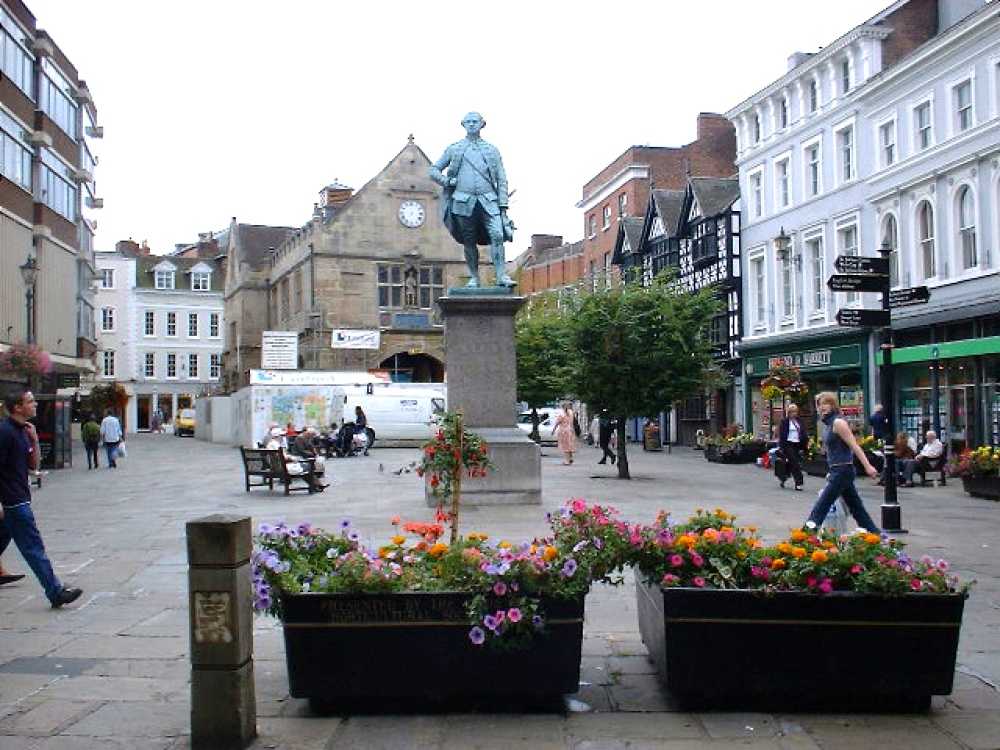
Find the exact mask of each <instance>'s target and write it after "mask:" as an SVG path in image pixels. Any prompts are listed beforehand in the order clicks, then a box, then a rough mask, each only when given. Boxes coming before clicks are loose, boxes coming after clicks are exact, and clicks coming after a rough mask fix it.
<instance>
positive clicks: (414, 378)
mask: <svg viewBox="0 0 1000 750" xmlns="http://www.w3.org/2000/svg"><path fill="white" fill-rule="evenodd" d="M378 366H379V369H380V370H384V371H385V372H387V373H389V375H390V377H392V380H393V382H397V383H443V382H444V363H443V362H441V360H439V359H437V358H436V357H432V356H430V355H429V354H410V353H409V352H396V353H395V354H393V355H390V356H388V357H386V358H385V359H383V360H382V361H381V362H379V365H378Z"/></svg>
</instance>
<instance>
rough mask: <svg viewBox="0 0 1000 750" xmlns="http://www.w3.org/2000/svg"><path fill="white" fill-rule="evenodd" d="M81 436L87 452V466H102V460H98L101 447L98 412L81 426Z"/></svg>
mask: <svg viewBox="0 0 1000 750" xmlns="http://www.w3.org/2000/svg"><path fill="white" fill-rule="evenodd" d="M80 437H82V438H83V448H84V450H85V451H86V452H87V468H88V469H99V468H101V465H100V462H99V461H98V460H97V452H98V450H99V449H100V447H101V425H100V424H99V423H98V421H97V415H96V414H91V415H90V416H89V417H88V418H87V421H86V422H84V423H83V426H82V427H81V428H80Z"/></svg>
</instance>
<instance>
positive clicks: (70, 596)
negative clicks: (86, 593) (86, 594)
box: [52, 586, 83, 609]
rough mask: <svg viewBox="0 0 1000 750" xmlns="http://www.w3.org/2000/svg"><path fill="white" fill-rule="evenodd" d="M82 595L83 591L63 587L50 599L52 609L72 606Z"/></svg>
mask: <svg viewBox="0 0 1000 750" xmlns="http://www.w3.org/2000/svg"><path fill="white" fill-rule="evenodd" d="M82 594H83V589H69V588H66V587H65V586H63V587H62V589H61V590H60V591H59V593H58V594H56V595H55V596H54V597H53V598H52V609H59V608H60V607H61V606H63V605H64V604H72V603H73V602H75V601H76V600H77V599H79V598H80V596H81V595H82Z"/></svg>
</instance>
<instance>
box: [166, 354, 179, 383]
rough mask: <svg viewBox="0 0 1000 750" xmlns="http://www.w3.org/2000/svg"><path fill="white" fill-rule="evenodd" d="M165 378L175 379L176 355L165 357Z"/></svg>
mask: <svg viewBox="0 0 1000 750" xmlns="http://www.w3.org/2000/svg"><path fill="white" fill-rule="evenodd" d="M167 377H168V378H176V377H177V355H176V354H174V353H170V354H168V355H167Z"/></svg>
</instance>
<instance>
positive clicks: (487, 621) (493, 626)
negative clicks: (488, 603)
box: [483, 615, 500, 633]
mask: <svg viewBox="0 0 1000 750" xmlns="http://www.w3.org/2000/svg"><path fill="white" fill-rule="evenodd" d="M483 625H485V626H486V627H488V628H489V629H490V630H492V631H493V632H494V633H495V632H496V630H497V627H498V626H499V625H500V623H498V622H497V618H495V617H494V616H493V615H486V617H484V618H483Z"/></svg>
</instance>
